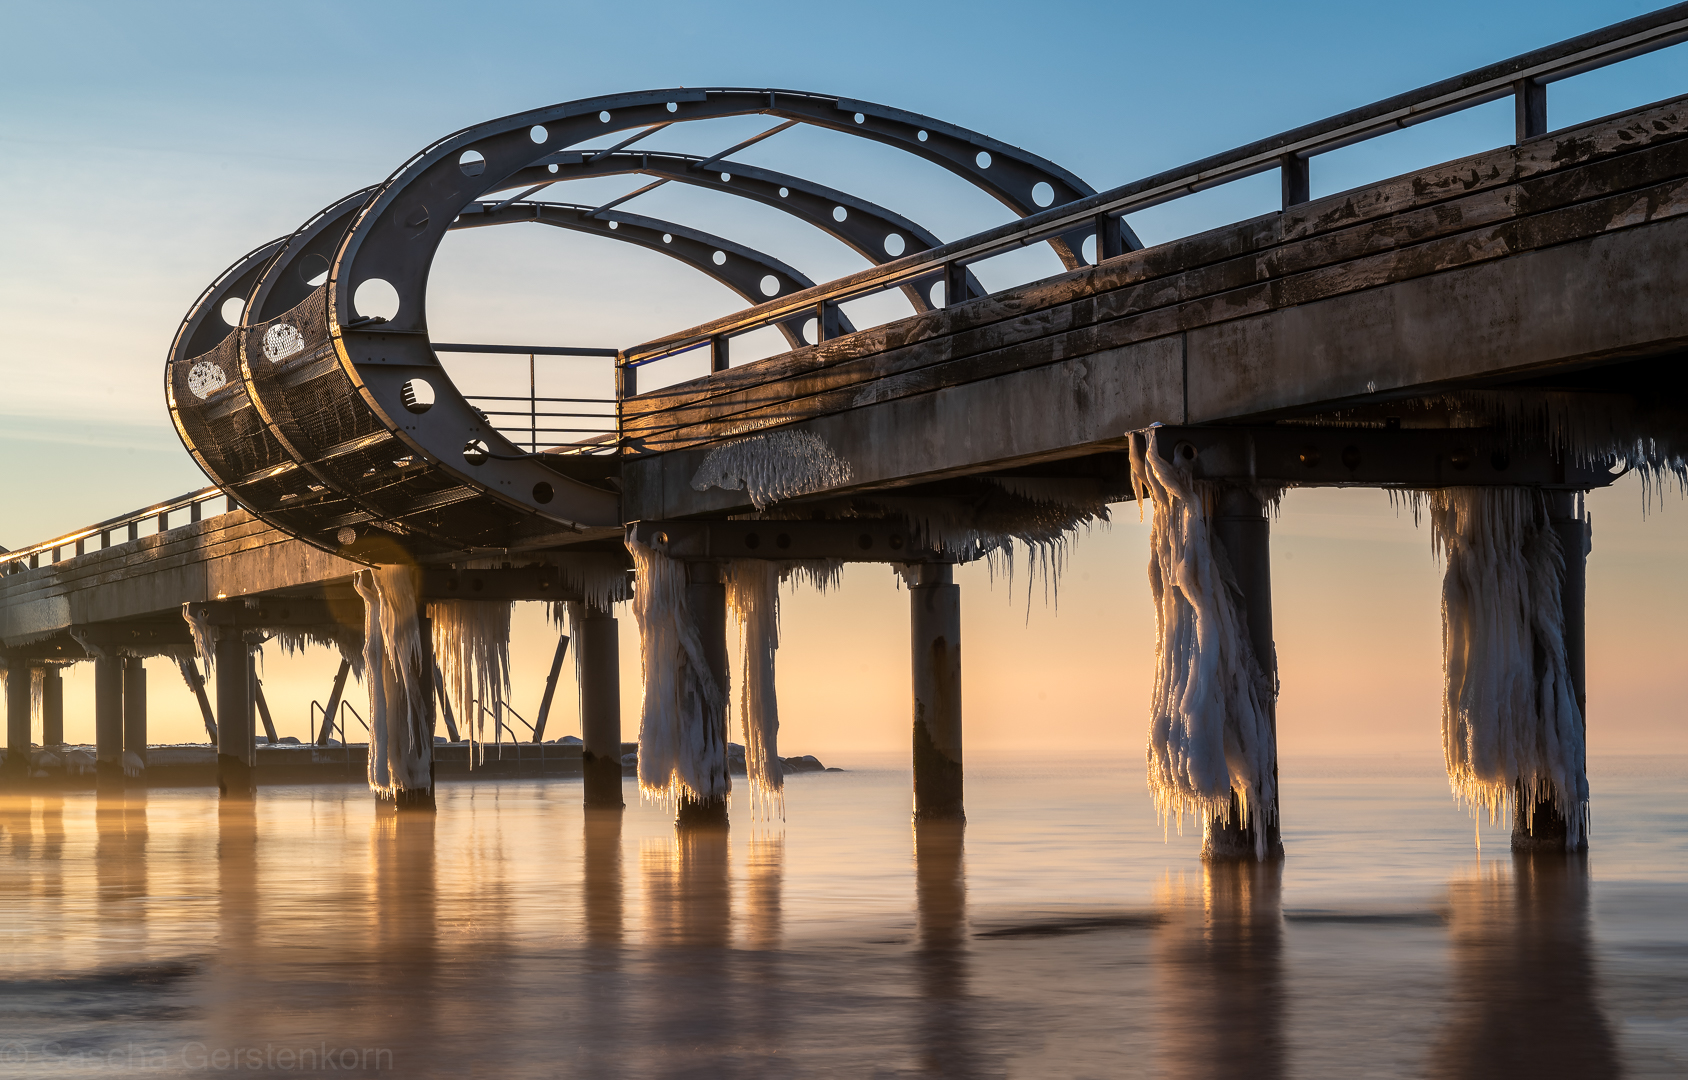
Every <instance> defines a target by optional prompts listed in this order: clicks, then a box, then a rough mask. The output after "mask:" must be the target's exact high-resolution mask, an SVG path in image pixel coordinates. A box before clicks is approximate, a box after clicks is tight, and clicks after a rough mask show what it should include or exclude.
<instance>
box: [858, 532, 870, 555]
mask: <svg viewBox="0 0 1688 1080" xmlns="http://www.w3.org/2000/svg"><path fill="white" fill-rule="evenodd" d="M856 546H857V547H859V548H861V549H862V550H863V551H866V550H868V549H869V548H871V547H873V534H872V533H862V534H861V535H860V536H858V537H856Z"/></svg>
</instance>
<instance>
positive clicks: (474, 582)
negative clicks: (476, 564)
mask: <svg viewBox="0 0 1688 1080" xmlns="http://www.w3.org/2000/svg"><path fill="white" fill-rule="evenodd" d="M484 588H486V582H484V581H482V580H481V579H480V578H470V579H469V590H470V591H471V592H480V591H481V590H482V589H484Z"/></svg>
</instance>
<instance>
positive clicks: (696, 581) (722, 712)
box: [675, 562, 727, 829]
mask: <svg viewBox="0 0 1688 1080" xmlns="http://www.w3.org/2000/svg"><path fill="white" fill-rule="evenodd" d="M686 609H687V610H688V611H689V612H690V614H691V618H692V621H693V625H694V626H695V627H696V628H697V634H698V638H699V639H700V640H701V641H702V642H703V656H704V660H705V661H706V662H707V663H708V664H709V671H710V674H711V675H713V676H714V677H715V685H716V686H718V687H720V688H721V690H722V697H721V701H720V703H719V704H720V707H719V708H714V709H711V708H709V707H708V706H707V705H706V706H705V708H704V710H703V717H704V720H703V722H704V725H705V729H704V731H703V733H702V735H703V745H704V746H705V747H706V748H707V749H706V751H705V754H706V758H707V763H708V765H707V771H708V772H709V773H710V774H711V775H714V774H717V773H718V774H719V776H720V777H721V778H722V780H723V781H725V779H726V776H727V699H726V690H727V587H726V586H725V585H723V584H722V583H721V568H720V567H719V566H717V565H716V564H715V563H712V562H695V563H687V564H686ZM675 823H676V824H678V825H681V826H684V827H687V828H722V829H724V828H726V827H727V797H726V795H717V796H715V797H714V798H710V799H693V798H689V797H686V796H681V798H680V810H679V814H678V816H677V818H676V822H675Z"/></svg>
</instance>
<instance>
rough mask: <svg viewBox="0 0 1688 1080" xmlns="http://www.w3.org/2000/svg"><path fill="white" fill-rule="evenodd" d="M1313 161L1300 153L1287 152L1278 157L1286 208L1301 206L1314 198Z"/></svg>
mask: <svg viewBox="0 0 1688 1080" xmlns="http://www.w3.org/2000/svg"><path fill="white" fill-rule="evenodd" d="M1312 164H1313V163H1312V162H1311V161H1310V160H1309V159H1307V158H1304V157H1302V156H1301V155H1300V154H1285V155H1284V156H1283V157H1281V158H1279V159H1278V172H1279V175H1280V177H1281V179H1282V180H1283V196H1284V209H1285V210H1288V209H1289V208H1290V207H1292V206H1300V205H1301V204H1302V203H1304V202H1309V201H1311V199H1312V197H1313V196H1312V188H1313V169H1312Z"/></svg>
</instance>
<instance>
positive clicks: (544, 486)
mask: <svg viewBox="0 0 1688 1080" xmlns="http://www.w3.org/2000/svg"><path fill="white" fill-rule="evenodd" d="M556 494H557V491H556V489H555V488H553V487H552V486H551V485H550V484H549V483H547V482H546V481H544V480H541V481H540V482H539V483H537V484H535V485H533V501H534V502H536V503H548V502H550V501H551V500H552V498H553V497H555V496H556Z"/></svg>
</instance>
